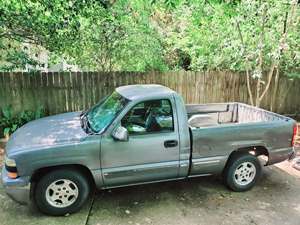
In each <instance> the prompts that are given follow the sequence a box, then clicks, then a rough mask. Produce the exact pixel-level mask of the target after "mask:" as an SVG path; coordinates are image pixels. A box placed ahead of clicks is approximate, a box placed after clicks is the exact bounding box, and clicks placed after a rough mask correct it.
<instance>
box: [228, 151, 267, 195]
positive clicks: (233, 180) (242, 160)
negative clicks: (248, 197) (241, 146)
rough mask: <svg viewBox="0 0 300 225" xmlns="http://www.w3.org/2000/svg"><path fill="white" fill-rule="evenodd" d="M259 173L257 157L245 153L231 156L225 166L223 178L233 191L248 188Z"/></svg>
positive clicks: (259, 167) (259, 166) (253, 183)
mask: <svg viewBox="0 0 300 225" xmlns="http://www.w3.org/2000/svg"><path fill="white" fill-rule="evenodd" d="M260 174H261V165H260V162H259V160H258V159H257V157H255V156H253V155H251V154H245V155H241V156H237V157H234V158H232V159H231V160H230V161H229V162H228V165H227V166H226V169H225V173H224V180H225V183H226V185H227V186H228V187H229V188H230V189H231V190H233V191H238V192H241V191H247V190H250V189H251V188H252V187H253V186H254V185H255V183H256V181H257V179H258V178H259V176H260Z"/></svg>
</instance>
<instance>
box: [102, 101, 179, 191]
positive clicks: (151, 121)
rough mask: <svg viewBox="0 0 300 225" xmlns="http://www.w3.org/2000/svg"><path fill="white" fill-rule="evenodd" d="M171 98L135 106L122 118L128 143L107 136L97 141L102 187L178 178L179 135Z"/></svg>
mask: <svg viewBox="0 0 300 225" xmlns="http://www.w3.org/2000/svg"><path fill="white" fill-rule="evenodd" d="M174 107H175V103H174V100H173V98H170V99H158V100H151V101H144V102H140V103H138V104H136V105H135V106H134V107H133V108H132V109H130V110H129V112H128V113H127V114H126V115H125V116H124V117H123V118H122V120H121V124H120V125H121V126H123V127H125V128H126V129H127V131H128V134H129V140H128V141H126V142H124V141H117V140H115V139H113V137H112V136H111V135H108V136H105V137H103V139H102V141H101V168H102V174H103V180H104V184H105V186H106V187H109V186H119V185H126V184H135V183H142V182H153V181H158V180H167V179H173V178H177V177H178V170H179V135H178V125H177V115H176V110H173V109H174Z"/></svg>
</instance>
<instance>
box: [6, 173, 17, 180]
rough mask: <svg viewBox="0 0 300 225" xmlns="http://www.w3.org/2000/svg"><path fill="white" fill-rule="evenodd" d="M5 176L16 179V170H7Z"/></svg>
mask: <svg viewBox="0 0 300 225" xmlns="http://www.w3.org/2000/svg"><path fill="white" fill-rule="evenodd" d="M7 176H8V177H9V178H11V179H16V178H17V177H18V174H17V173H16V172H7Z"/></svg>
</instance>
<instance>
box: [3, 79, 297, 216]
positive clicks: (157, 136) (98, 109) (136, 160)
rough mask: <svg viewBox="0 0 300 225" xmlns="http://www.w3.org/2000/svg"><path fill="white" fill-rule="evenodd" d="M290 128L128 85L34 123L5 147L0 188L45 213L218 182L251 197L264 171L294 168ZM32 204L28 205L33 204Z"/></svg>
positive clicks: (264, 115)
mask: <svg viewBox="0 0 300 225" xmlns="http://www.w3.org/2000/svg"><path fill="white" fill-rule="evenodd" d="M295 134H296V122H295V121H294V120H292V119H290V118H288V117H284V116H281V115H278V114H275V113H272V112H268V111H266V110H263V109H260V108H256V107H252V106H249V105H246V104H242V103H220V104H205V105H185V104H184V102H183V100H182V98H181V97H180V95H178V94H177V93H176V92H174V91H173V90H171V89H169V88H167V87H164V86H161V85H129V86H123V87H119V88H117V89H116V90H115V91H114V92H113V93H112V94H111V95H110V96H108V97H106V98H104V99H103V100H101V101H100V102H99V103H98V104H97V105H95V106H93V107H92V108H90V109H89V110H87V111H84V112H71V113H64V114H60V115H55V116H49V117H45V118H42V119H38V120H35V121H32V122H30V123H28V124H26V125H24V126H23V127H21V128H20V129H18V130H17V131H16V132H15V133H14V134H13V135H12V136H11V138H10V139H9V141H8V143H7V145H6V156H5V166H4V167H3V170H2V182H3V185H4V187H5V190H6V192H7V194H8V195H9V196H10V197H11V198H13V199H14V200H16V201H18V202H21V203H28V202H34V203H35V204H36V206H37V207H38V208H39V209H40V210H41V211H42V212H44V213H46V214H50V215H64V214H66V213H72V212H75V211H77V210H79V209H80V208H81V207H82V205H83V204H84V202H85V200H86V199H87V198H88V195H89V192H90V190H91V189H92V188H93V187H97V188H98V189H107V188H115V187H121V186H128V185H137V184H145V183H152V182H161V181H169V180H178V179H186V178H190V177H197V176H207V175H215V174H222V176H223V178H224V181H225V184H226V185H227V186H228V187H229V188H230V189H232V190H233V191H246V190H249V189H250V188H252V187H253V186H254V184H255V182H256V181H257V179H258V178H259V175H260V173H261V163H260V161H259V160H258V158H257V157H258V156H261V155H264V156H266V157H267V161H266V165H271V164H274V163H278V162H281V161H283V160H286V159H291V158H292V157H293V155H294V147H293V142H294V141H293V140H294V136H295ZM31 200H32V201H31Z"/></svg>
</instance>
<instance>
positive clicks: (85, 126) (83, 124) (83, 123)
mask: <svg viewBox="0 0 300 225" xmlns="http://www.w3.org/2000/svg"><path fill="white" fill-rule="evenodd" d="M80 123H81V127H82V129H83V130H84V131H85V133H87V134H91V133H93V132H92V129H91V127H90V123H89V121H88V118H87V115H86V114H85V113H84V112H82V113H81V114H80Z"/></svg>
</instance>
